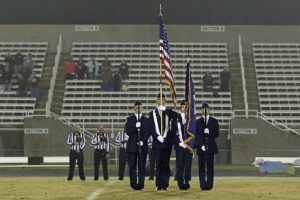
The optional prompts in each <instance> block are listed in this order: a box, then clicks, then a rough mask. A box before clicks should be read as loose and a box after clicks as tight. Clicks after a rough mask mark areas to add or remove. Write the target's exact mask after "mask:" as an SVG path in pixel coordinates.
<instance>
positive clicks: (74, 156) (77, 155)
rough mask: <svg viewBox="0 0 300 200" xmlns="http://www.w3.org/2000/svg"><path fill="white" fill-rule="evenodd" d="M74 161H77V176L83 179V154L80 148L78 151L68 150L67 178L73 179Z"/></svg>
mask: <svg viewBox="0 0 300 200" xmlns="http://www.w3.org/2000/svg"><path fill="white" fill-rule="evenodd" d="M76 161H77V165H78V171H79V177H80V179H81V180H85V176H84V172H83V163H84V156H83V152H82V150H80V151H79V152H76V151H74V150H70V154H69V175H68V180H72V179H73V175H74V169H75V164H76Z"/></svg>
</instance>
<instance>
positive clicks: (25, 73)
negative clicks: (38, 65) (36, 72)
mask: <svg viewBox="0 0 300 200" xmlns="http://www.w3.org/2000/svg"><path fill="white" fill-rule="evenodd" d="M24 63H25V62H24ZM31 72H32V71H31V69H30V65H24V64H23V66H22V68H21V71H20V73H21V74H22V75H23V77H24V79H25V80H26V84H25V88H26V89H29V84H28V80H29V78H30V76H31Z"/></svg>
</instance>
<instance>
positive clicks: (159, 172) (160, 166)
mask: <svg viewBox="0 0 300 200" xmlns="http://www.w3.org/2000/svg"><path fill="white" fill-rule="evenodd" d="M154 151H155V161H156V162H155V163H156V173H155V178H156V179H155V184H156V187H158V188H168V187H169V179H170V175H171V170H170V156H171V151H172V147H167V148H161V149H160V148H155V150H154Z"/></svg>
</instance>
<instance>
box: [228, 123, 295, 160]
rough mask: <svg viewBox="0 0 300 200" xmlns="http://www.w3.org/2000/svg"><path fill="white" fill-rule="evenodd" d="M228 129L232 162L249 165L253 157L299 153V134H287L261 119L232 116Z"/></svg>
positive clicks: (293, 155) (290, 155)
mask: <svg viewBox="0 0 300 200" xmlns="http://www.w3.org/2000/svg"><path fill="white" fill-rule="evenodd" d="M245 129H248V130H245ZM249 129H251V130H252V131H251V132H252V133H251V132H250V130H249ZM255 130H256V131H257V133H256V134H254V132H255ZM230 131H231V160H232V164H239V165H249V164H251V163H252V162H254V160H255V157H299V155H300V148H299V144H300V136H299V135H295V134H292V133H290V134H288V133H286V132H284V131H282V130H280V129H279V128H276V127H274V126H272V125H270V124H269V123H267V122H265V121H263V120H261V119H258V118H234V119H232V120H231V130H230Z"/></svg>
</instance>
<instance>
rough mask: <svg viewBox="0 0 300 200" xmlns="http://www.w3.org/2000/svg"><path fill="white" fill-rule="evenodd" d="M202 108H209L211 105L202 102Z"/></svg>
mask: <svg viewBox="0 0 300 200" xmlns="http://www.w3.org/2000/svg"><path fill="white" fill-rule="evenodd" d="M201 108H209V105H208V104H207V103H206V102H204V103H202V106H201Z"/></svg>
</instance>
